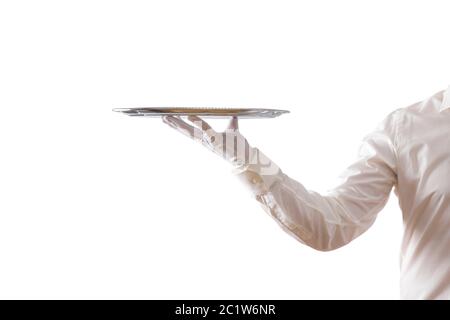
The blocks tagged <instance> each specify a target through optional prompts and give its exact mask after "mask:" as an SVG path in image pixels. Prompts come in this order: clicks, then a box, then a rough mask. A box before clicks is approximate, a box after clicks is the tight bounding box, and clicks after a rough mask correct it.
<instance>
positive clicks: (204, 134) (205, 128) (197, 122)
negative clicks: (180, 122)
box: [188, 115, 218, 144]
mask: <svg viewBox="0 0 450 320" xmlns="http://www.w3.org/2000/svg"><path fill="white" fill-rule="evenodd" d="M188 120H189V121H191V122H192V123H193V124H194V126H196V129H197V131H196V132H195V136H196V137H198V138H199V140H202V141H203V143H207V144H208V143H211V142H214V141H215V139H216V138H215V137H216V135H217V134H218V133H217V132H216V131H215V130H214V129H213V128H212V127H211V126H210V125H209V124H208V123H207V122H206V121H205V120H203V119H202V118H200V117H198V116H195V115H191V116H188Z"/></svg>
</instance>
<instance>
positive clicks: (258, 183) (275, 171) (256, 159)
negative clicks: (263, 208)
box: [233, 148, 282, 196]
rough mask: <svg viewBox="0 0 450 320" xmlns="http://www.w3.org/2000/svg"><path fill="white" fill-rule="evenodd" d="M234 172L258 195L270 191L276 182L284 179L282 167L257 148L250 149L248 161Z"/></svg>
mask: <svg viewBox="0 0 450 320" xmlns="http://www.w3.org/2000/svg"><path fill="white" fill-rule="evenodd" d="M233 173H234V174H235V175H236V176H237V177H238V179H239V180H241V181H242V182H243V183H244V184H245V185H246V186H247V187H249V188H250V190H251V191H252V192H253V194H254V195H256V196H260V195H263V194H266V193H268V192H269V191H270V188H271V187H272V186H273V185H274V184H275V183H277V182H280V181H282V171H281V169H280V168H279V167H278V166H277V165H276V164H275V163H274V162H273V161H272V160H270V159H269V158H268V157H267V156H266V155H265V154H264V153H262V152H261V151H260V150H259V149H257V148H251V149H250V152H249V161H248V163H245V164H243V165H241V166H239V167H236V168H234V170H233Z"/></svg>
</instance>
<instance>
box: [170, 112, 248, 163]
mask: <svg viewBox="0 0 450 320" xmlns="http://www.w3.org/2000/svg"><path fill="white" fill-rule="evenodd" d="M187 119H188V120H189V121H190V122H191V123H192V124H193V125H191V124H189V123H187V122H185V121H184V120H182V119H181V117H178V116H164V117H163V122H164V123H166V124H168V125H169V126H171V127H172V128H174V129H176V130H178V131H180V132H181V133H183V134H184V135H186V136H188V137H190V138H192V139H194V140H196V141H198V142H200V143H202V144H203V145H204V146H205V147H207V148H208V149H209V150H211V151H213V152H214V153H216V154H218V155H219V156H221V157H222V158H224V159H225V160H227V161H228V162H230V163H231V164H232V165H233V166H234V167H235V168H237V167H241V166H245V165H247V164H249V162H250V160H251V155H253V154H254V153H255V152H254V148H252V147H251V146H250V145H249V143H248V141H247V139H245V137H244V136H243V135H242V134H241V133H240V132H239V127H238V119H237V117H233V118H232V119H231V120H230V123H229V125H228V127H227V129H226V130H225V131H224V132H216V131H215V130H214V129H213V128H211V126H210V125H209V124H208V123H207V122H206V121H204V120H202V119H201V118H199V117H197V116H188V118H187Z"/></svg>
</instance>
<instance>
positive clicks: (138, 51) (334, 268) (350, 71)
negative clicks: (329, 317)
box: [0, 0, 450, 299]
mask: <svg viewBox="0 0 450 320" xmlns="http://www.w3.org/2000/svg"><path fill="white" fill-rule="evenodd" d="M449 17H450V5H449V3H448V1H430V0H426V1H411V0H408V1H356V0H355V1H331V0H330V1H324V0H319V1H243V0H240V1H211V0H209V1H167V0H166V1H2V2H1V3H0V108H1V115H0V134H1V138H0V147H1V157H0V164H1V166H0V170H1V171H0V189H1V190H0V195H1V196H0V199H1V200H0V298H41V299H47V298H60V299H65V298H86V299H90V298H106V299H107V298H127V299H128V298H137V299H162V298H173V299H175V298H182V299H188V298H190V299H197V298H202V299H207V298H209V299H216V298H235V299H241V298H246V299H247V298H253V299H278V298H286V299H302V298H306V299H310V298H326V299H330V298H342V299H347V298H356V299H366V298H376V299H377V298H386V299H396V298H398V296H399V288H398V283H399V265H398V262H399V247H400V241H401V234H402V223H401V212H400V210H399V209H398V207H397V199H396V198H395V195H394V194H392V197H391V200H390V201H389V203H388V205H387V206H386V208H385V209H384V210H383V211H382V212H381V213H380V215H379V218H378V220H377V221H376V223H375V224H374V226H373V227H372V228H371V229H370V230H369V231H368V232H367V233H365V234H363V235H362V236H361V237H360V238H358V239H356V240H355V241H354V242H352V243H351V244H349V245H348V246H346V247H344V248H341V249H339V250H337V251H333V252H327V253H322V252H317V251H314V250H313V249H310V248H308V247H305V246H303V245H301V244H300V243H298V242H296V240H294V239H293V238H290V237H289V236H288V235H287V234H285V233H284V232H283V231H282V230H281V229H280V228H279V227H278V226H277V224H276V223H275V222H274V221H273V220H272V218H271V217H269V216H268V215H267V214H266V213H265V212H264V211H263V209H262V208H261V207H260V205H259V204H258V203H257V202H256V201H255V200H254V199H252V197H251V195H250V193H249V192H248V190H247V189H245V188H244V186H242V185H241V184H240V182H239V181H238V180H237V179H236V178H235V177H234V176H232V174H231V168H230V167H229V166H228V164H227V163H225V162H224V161H223V160H221V159H219V158H218V157H217V156H216V155H214V154H213V153H211V152H208V151H207V150H206V149H204V148H203V147H202V146H200V145H197V144H196V143H195V142H193V141H190V140H188V139H187V138H186V137H184V136H182V135H180V134H179V133H177V132H176V131H174V130H172V129H171V128H169V127H168V126H166V125H164V124H163V123H162V122H161V121H160V120H159V119H137V118H129V117H125V116H123V115H120V114H115V113H113V112H111V109H112V108H113V107H138V106H208V107H209V106H216V107H224V106H226V107H230V106H233V107H278V108H287V109H289V110H291V114H289V115H284V116H282V117H280V118H277V119H273V120H242V121H241V123H240V126H241V131H242V133H243V134H244V135H245V136H246V137H247V138H248V140H249V141H250V143H251V144H252V145H255V146H257V147H259V148H260V149H261V150H263V151H264V152H265V153H266V154H267V155H269V156H270V157H271V158H272V159H273V160H274V161H275V162H276V163H277V164H278V165H279V166H280V167H281V168H282V169H283V171H284V172H286V173H287V174H289V175H290V176H291V177H294V178H296V179H298V181H300V182H302V183H303V184H304V185H305V186H306V187H307V188H309V189H312V190H316V191H321V192H322V191H325V190H326V189H327V188H328V187H329V186H330V185H332V184H333V183H334V181H335V180H334V179H335V178H336V177H337V176H338V174H339V173H340V172H341V171H342V170H343V169H344V168H345V167H347V166H348V165H349V164H350V163H351V162H352V161H353V159H354V157H355V156H356V150H357V147H358V145H359V141H360V140H361V139H362V138H363V136H364V135H365V134H367V133H369V132H370V131H371V130H372V129H374V128H375V126H376V125H377V124H378V122H380V121H381V120H382V119H383V118H384V117H385V116H386V115H387V114H388V113H389V112H391V111H392V110H394V109H396V108H399V107H404V106H407V105H409V104H412V103H414V102H416V101H418V100H422V99H424V98H426V97H428V96H430V95H432V94H433V93H435V92H437V91H439V90H442V89H444V88H445V87H446V86H447V85H448V84H449V82H450V78H449V75H450V58H449V57H450V41H449ZM213 124H215V125H216V126H218V127H219V128H221V127H223V126H224V123H223V122H222V121H220V120H216V121H214V122H213Z"/></svg>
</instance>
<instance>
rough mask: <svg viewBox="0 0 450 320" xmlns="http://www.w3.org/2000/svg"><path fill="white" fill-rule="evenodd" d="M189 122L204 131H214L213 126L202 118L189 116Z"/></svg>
mask: <svg viewBox="0 0 450 320" xmlns="http://www.w3.org/2000/svg"><path fill="white" fill-rule="evenodd" d="M188 120H189V121H190V122H192V123H193V124H194V125H195V126H196V127H197V128H199V129H202V130H203V131H208V130H213V128H211V126H210V125H209V124H208V123H207V122H206V121H205V120H203V119H202V118H200V117H198V116H194V115H192V116H188Z"/></svg>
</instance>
